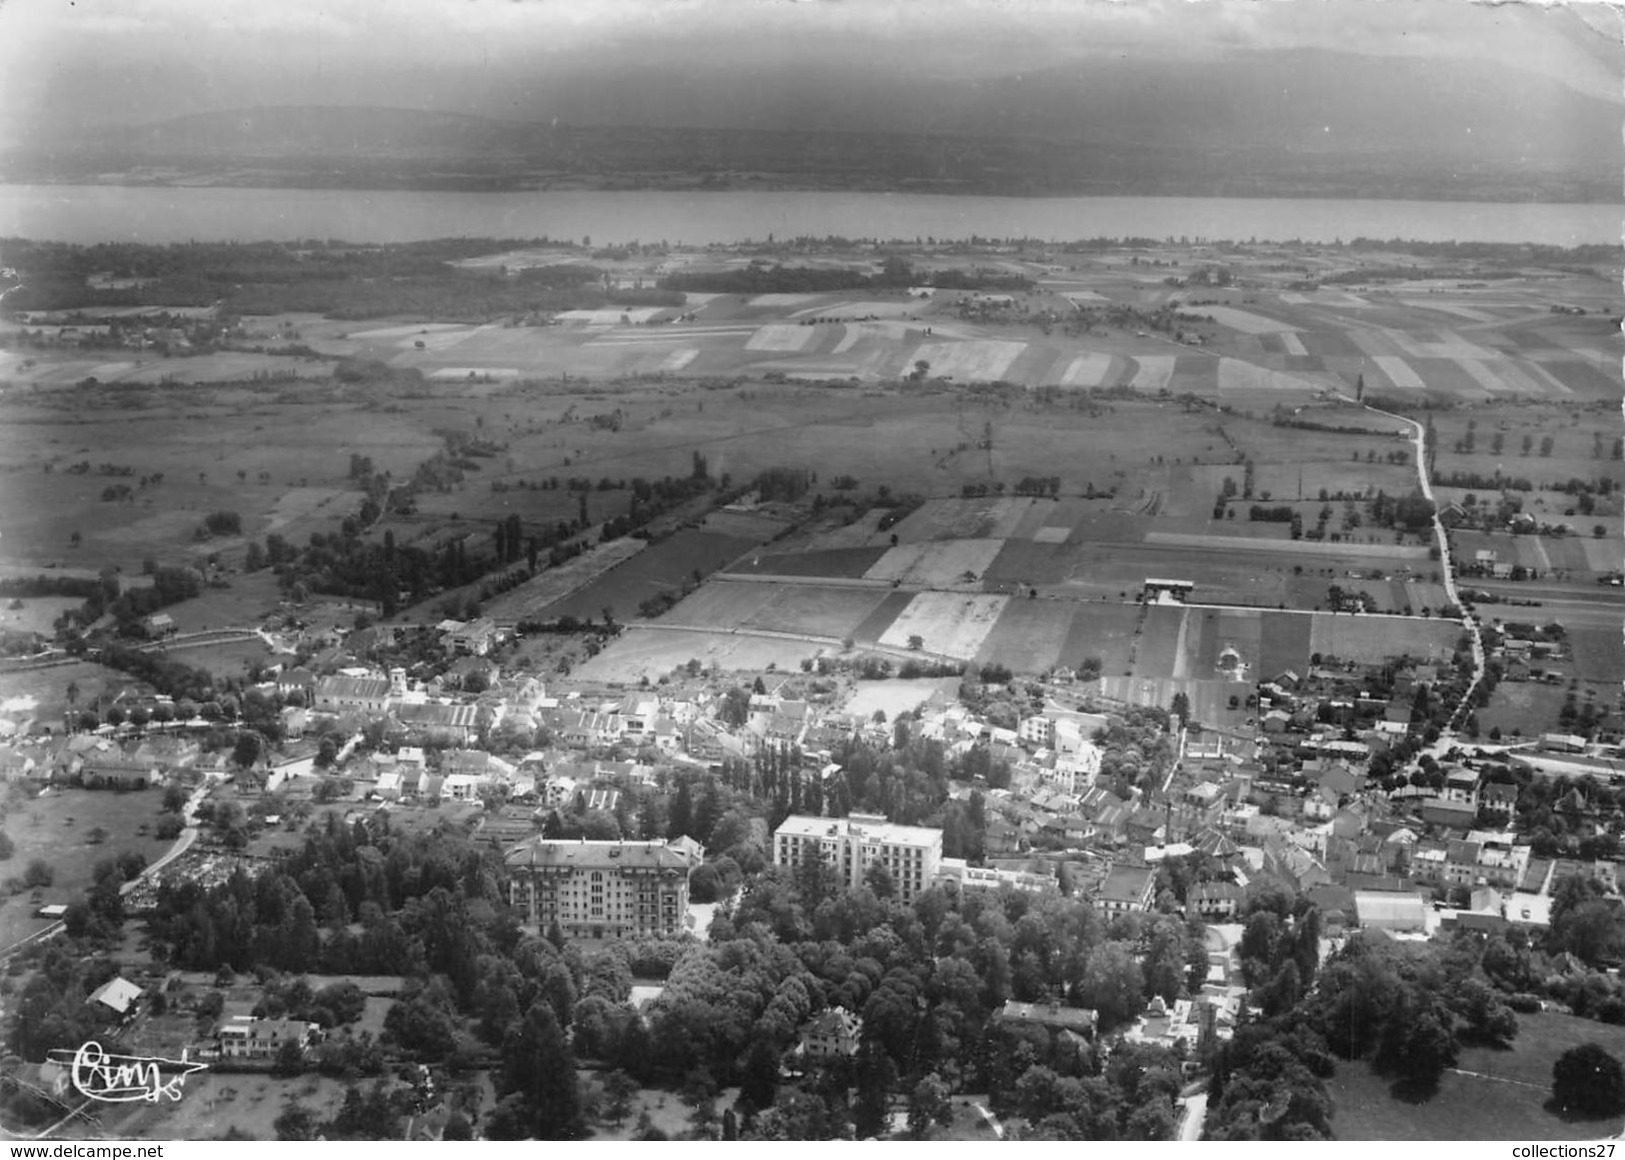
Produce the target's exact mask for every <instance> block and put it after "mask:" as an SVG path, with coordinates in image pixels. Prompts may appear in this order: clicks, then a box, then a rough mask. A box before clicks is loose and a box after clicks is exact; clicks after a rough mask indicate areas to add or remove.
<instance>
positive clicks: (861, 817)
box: [773, 814, 942, 904]
mask: <svg viewBox="0 0 1625 1160" xmlns="http://www.w3.org/2000/svg"><path fill="white" fill-rule="evenodd" d="M815 857H816V858H820V859H822V860H823V861H824V862H825V863H826V864H827V865H829V866H831V867H833V868H834V870H835V872H836V873H837V874H838V875H839V876H840V879H841V881H842V883H843V884H845V885H846V886H848V887H852V888H856V887H859V886H862V885H864V882H865V877H866V875H867V874H868V871H869V868H870V867H871V866H875V865H880V866H884V867H885V868H886V869H887V870H888V871H889V872H890V873H891V878H892V884H893V886H894V887H895V888H896V891H897V897H898V898H899V899H900V900H901V901H903V902H904V903H905V904H906V903H908V902H910V901H912V900H913V898H914V897H915V896H916V895H918V894H920V893H921V892H922V891H924V890H925V889H926V888H927V887H928V886H930V885H931V883H932V881H933V880H935V878H936V877H937V870H938V868H939V867H940V865H941V862H942V831H941V830H933V829H929V828H927V827H925V826H899V825H894V824H893V823H891V822H888V821H887V820H886V819H885V818H884V817H881V816H879V815H873V814H853V815H851V816H850V817H846V818H813V817H807V816H805V815H794V814H793V815H791V816H790V817H788V818H785V819H784V822H783V824H781V825H780V826H779V828H778V830H776V831H775V832H774V834H773V864H774V865H775V866H790V867H795V866H799V865H801V864H802V863H803V862H805V861H806V860H808V859H809V858H815Z"/></svg>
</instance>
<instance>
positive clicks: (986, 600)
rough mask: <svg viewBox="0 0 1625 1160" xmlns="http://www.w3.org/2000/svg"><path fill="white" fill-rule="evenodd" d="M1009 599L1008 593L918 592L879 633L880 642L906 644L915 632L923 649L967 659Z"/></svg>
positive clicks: (908, 644)
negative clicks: (989, 594)
mask: <svg viewBox="0 0 1625 1160" xmlns="http://www.w3.org/2000/svg"><path fill="white" fill-rule="evenodd" d="M1008 603H1009V597H1007V596H988V595H965V594H961V593H957V592H921V593H920V594H919V595H917V596H915V597H914V598H913V599H912V600H910V601H909V603H908V606H907V607H906V608H904V609H903V611H902V612H901V613H900V614H898V616H897V618H896V619H895V620H893V621H892V623H891V626H890V627H889V628H887V629H886V630H885V631H884V632H883V633H881V635H880V643H881V644H883V645H889V646H891V647H892V648H908V647H910V643H911V640H912V638H913V637H915V636H918V637H920V638H921V641H922V645H921V647H922V648H923V649H924V650H925V651H926V652H929V653H934V654H937V655H939V656H948V657H954V658H956V659H959V660H970V659H971V658H973V657H975V656H976V654H977V652H978V650H980V648H981V647H982V642H983V641H984V640H986V639H987V635H988V633H990V632H991V631H992V630H993V625H994V622H995V621H997V620H998V618H999V614H1000V613H1001V612H1003V611H1004V607H1005V605H1006V604H1008Z"/></svg>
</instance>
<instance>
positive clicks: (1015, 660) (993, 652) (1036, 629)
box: [976, 598, 1076, 673]
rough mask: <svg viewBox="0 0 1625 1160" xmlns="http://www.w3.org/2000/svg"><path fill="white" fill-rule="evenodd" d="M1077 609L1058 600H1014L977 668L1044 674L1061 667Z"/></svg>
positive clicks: (984, 647) (992, 633) (991, 635)
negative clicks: (1001, 667)
mask: <svg viewBox="0 0 1625 1160" xmlns="http://www.w3.org/2000/svg"><path fill="white" fill-rule="evenodd" d="M1075 610H1076V606H1075V605H1073V604H1072V603H1071V602H1068V601H1060V600H1025V599H1019V598H1018V599H1015V600H1012V601H1010V602H1009V603H1008V604H1006V605H1005V607H1004V611H1003V612H1002V613H1000V614H999V618H998V620H997V621H996V622H995V623H994V625H993V628H992V631H990V632H989V633H988V635H987V639H986V640H984V641H983V642H982V647H981V650H980V651H979V652H978V653H977V654H976V663H977V664H980V665H988V664H993V665H1003V666H1004V667H1005V668H1008V669H1010V670H1011V671H1012V672H1017V673H1036V672H1044V671H1046V670H1048V669H1051V668H1053V667H1055V666H1056V665H1058V664H1060V663H1061V656H1062V653H1063V651H1064V650H1065V647H1066V642H1067V637H1068V634H1069V633H1070V632H1071V629H1072V620H1073V613H1074V612H1075Z"/></svg>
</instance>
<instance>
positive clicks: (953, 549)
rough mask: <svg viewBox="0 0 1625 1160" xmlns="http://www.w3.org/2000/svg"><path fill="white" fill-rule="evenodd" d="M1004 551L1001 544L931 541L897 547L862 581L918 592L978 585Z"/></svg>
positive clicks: (969, 541)
mask: <svg viewBox="0 0 1625 1160" xmlns="http://www.w3.org/2000/svg"><path fill="white" fill-rule="evenodd" d="M1003 547H1004V541H1003V540H935V541H930V542H926V543H918V544H899V545H898V546H897V547H895V548H893V549H891V550H890V551H889V552H887V553H886V554H885V555H884V556H882V557H881V558H880V559H879V560H877V561H875V563H874V565H873V566H871V567H870V569H869V570H868V571H867V572H865V573H864V579H866V580H890V581H892V582H893V583H895V584H907V585H910V586H913V587H919V588H951V587H954V586H955V585H961V584H980V583H981V581H982V577H983V575H984V574H985V573H986V572H987V570H988V568H990V567H992V565H993V561H994V559H995V558H996V557H997V556H998V554H999V552H1000V550H1001V549H1003Z"/></svg>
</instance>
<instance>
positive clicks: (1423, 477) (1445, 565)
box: [1338, 394, 1485, 757]
mask: <svg viewBox="0 0 1625 1160" xmlns="http://www.w3.org/2000/svg"><path fill="white" fill-rule="evenodd" d="M1338 397H1339V398H1341V399H1343V400H1344V401H1346V402H1350V403H1356V405H1357V406H1361V407H1364V408H1365V409H1366V410H1367V411H1370V412H1371V413H1372V414H1373V415H1381V416H1383V417H1384V418H1388V419H1393V420H1394V421H1395V422H1398V423H1404V424H1406V425H1407V426H1408V427H1410V429H1411V440H1412V442H1413V443H1414V444H1415V447H1416V477H1417V482H1418V484H1419V485H1420V487H1421V491H1422V495H1423V496H1424V497H1426V499H1427V501H1428V502H1429V503H1431V504H1433V538H1434V542H1435V543H1436V544H1438V546H1439V566H1440V570H1441V575H1442V576H1443V577H1444V590H1445V595H1446V596H1447V597H1449V599H1450V603H1451V604H1453V605H1455V606H1456V607H1457V608H1458V609H1460V610H1461V622H1462V624H1463V625H1464V626H1465V627H1466V629H1467V632H1468V636H1469V638H1470V640H1471V644H1472V650H1473V677H1472V680H1471V681H1469V682H1468V684H1467V688H1466V691H1465V692H1463V693H1462V696H1461V701H1460V703H1459V704H1457V706H1456V708H1455V710H1454V711H1453V712H1452V713H1451V715H1450V720H1449V722H1448V723H1447V724H1446V726H1445V728H1444V729H1443V730H1441V731H1440V733H1439V739H1438V740H1437V741H1435V742H1434V743H1433V745H1432V746H1430V747H1429V748H1428V749H1427V750H1426V751H1425V752H1428V753H1431V754H1432V755H1433V756H1434V757H1438V756H1439V755H1440V754H1442V753H1444V752H1445V751H1447V750H1448V749H1449V748H1450V747H1451V746H1452V745H1453V744H1454V743H1455V736H1456V729H1457V727H1458V726H1459V725H1460V723H1461V722H1462V721H1464V720H1466V718H1467V715H1468V713H1470V712H1471V711H1472V701H1473V693H1474V692H1475V691H1476V690H1477V688H1478V684H1479V682H1480V681H1481V680H1483V679H1484V662H1485V656H1484V634H1483V628H1482V626H1481V625H1480V624H1479V620H1478V615H1477V614H1476V613H1474V612H1472V611H1470V610H1468V609H1467V607H1466V606H1465V605H1463V604H1462V601H1461V592H1460V591H1459V590H1458V589H1457V587H1456V575H1455V568H1454V567H1453V565H1452V564H1451V560H1450V537H1449V536H1448V535H1447V534H1446V532H1445V526H1444V521H1442V520H1441V519H1440V518H1439V505H1438V502H1437V501H1436V500H1435V499H1434V497H1433V481H1432V480H1430V479H1429V478H1428V467H1427V447H1426V445H1425V441H1426V438H1427V434H1426V430H1425V428H1424V427H1423V426H1422V424H1421V423H1420V422H1419V421H1417V420H1415V419H1409V418H1406V417H1405V416H1404V415H1396V414H1394V413H1393V412H1392V411H1384V410H1383V409H1382V408H1380V407H1373V406H1372V405H1371V404H1369V403H1357V402H1356V400H1354V399H1351V398H1349V397H1348V396H1347V395H1343V394H1339V396H1338ZM1420 756H1421V755H1420V754H1418V757H1420Z"/></svg>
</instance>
